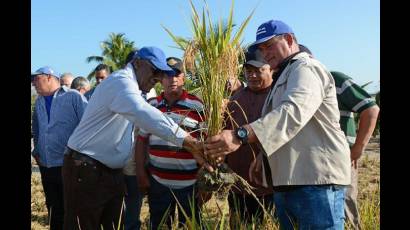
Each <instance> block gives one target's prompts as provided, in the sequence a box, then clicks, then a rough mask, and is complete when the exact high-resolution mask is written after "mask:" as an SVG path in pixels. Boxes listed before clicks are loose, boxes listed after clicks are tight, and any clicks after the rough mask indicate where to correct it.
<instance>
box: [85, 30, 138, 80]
mask: <svg viewBox="0 0 410 230" xmlns="http://www.w3.org/2000/svg"><path fill="white" fill-rule="evenodd" d="M100 46H101V49H102V56H89V57H87V59H86V61H87V63H90V62H98V63H104V64H106V65H108V66H110V68H111V70H112V71H116V70H118V69H120V68H121V67H123V66H124V65H125V64H126V63H125V60H126V58H127V55H128V54H129V53H130V52H131V51H133V50H136V48H135V47H134V42H132V41H129V40H128V39H127V38H126V37H125V34H124V33H118V34H116V33H110V34H109V38H108V39H106V40H105V41H103V42H101V45H100ZM92 76H94V70H93V71H92V72H91V73H90V74H89V75H88V77H87V78H88V79H89V80H90V79H91V78H92Z"/></svg>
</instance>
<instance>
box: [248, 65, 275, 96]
mask: <svg viewBox="0 0 410 230" xmlns="http://www.w3.org/2000/svg"><path fill="white" fill-rule="evenodd" d="M272 74H273V71H272V70H271V68H270V66H269V65H268V64H265V65H263V66H261V67H255V66H253V65H245V78H246V80H247V81H248V87H249V89H250V90H252V91H260V90H262V89H266V88H268V87H269V86H270V85H271V84H272Z"/></svg>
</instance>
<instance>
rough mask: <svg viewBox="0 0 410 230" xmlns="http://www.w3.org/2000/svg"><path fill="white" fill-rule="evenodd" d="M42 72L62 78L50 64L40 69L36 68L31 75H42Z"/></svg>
mask: <svg viewBox="0 0 410 230" xmlns="http://www.w3.org/2000/svg"><path fill="white" fill-rule="evenodd" d="M40 74H50V75H53V76H54V77H56V78H58V79H60V74H58V73H57V72H56V71H54V70H53V69H52V68H51V67H50V66H44V67H41V68H40V69H38V70H36V72H34V73H31V77H32V78H33V77H34V76H37V75H40Z"/></svg>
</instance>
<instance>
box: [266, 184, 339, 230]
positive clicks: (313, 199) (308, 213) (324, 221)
mask: <svg viewBox="0 0 410 230" xmlns="http://www.w3.org/2000/svg"><path fill="white" fill-rule="evenodd" d="M345 187H346V186H340V185H318V186H314V185H312V186H311V185H308V186H302V187H300V188H297V189H294V190H291V191H287V192H275V193H274V200H275V207H276V214H277V217H278V219H279V223H280V229H286V230H288V229H295V228H296V226H298V228H297V229H300V230H304V229H315V230H316V229H317V230H324V229H326V230H342V229H343V228H344V218H345V216H344V193H345Z"/></svg>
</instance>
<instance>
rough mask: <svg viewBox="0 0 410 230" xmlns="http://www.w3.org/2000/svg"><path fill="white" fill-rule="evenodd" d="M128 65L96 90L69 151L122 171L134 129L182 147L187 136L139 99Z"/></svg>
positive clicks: (140, 96) (70, 142) (139, 95)
mask: <svg viewBox="0 0 410 230" xmlns="http://www.w3.org/2000/svg"><path fill="white" fill-rule="evenodd" d="M141 93H142V92H141V90H140V89H139V86H138V83H137V76H136V75H135V73H134V70H133V67H132V65H131V64H128V65H127V66H126V67H125V68H124V69H121V70H119V71H116V72H114V73H112V74H111V75H110V76H109V77H108V78H107V79H105V80H104V81H103V82H101V83H100V84H99V85H98V86H97V87H96V89H95V91H94V95H93V97H92V98H91V99H90V101H89V102H88V106H87V108H86V110H85V112H84V114H83V117H82V119H81V121H80V124H79V125H78V126H77V128H76V129H75V130H74V132H73V134H72V135H71V137H70V139H69V140H68V147H70V148H71V149H74V150H76V151H78V152H81V153H83V154H86V155H89V156H90V157H92V158H93V159H96V160H98V161H100V162H101V163H103V164H105V165H106V166H108V167H110V168H122V167H124V165H125V164H126V162H127V160H128V159H129V157H130V154H131V153H132V145H133V125H135V126H136V127H139V128H142V129H144V130H147V131H148V132H150V133H153V134H155V135H156V136H159V137H161V138H162V139H165V140H167V141H170V142H172V143H174V144H175V145H177V146H179V147H181V146H182V144H183V141H184V138H185V137H186V136H187V135H188V133H186V132H185V131H184V130H183V129H181V128H179V126H178V125H177V124H176V123H175V122H174V121H173V120H172V119H170V118H167V117H166V116H164V115H163V114H162V113H161V111H159V110H158V109H156V108H154V107H152V106H151V105H150V104H148V103H147V102H146V101H145V100H144V98H143V97H142V95H141Z"/></svg>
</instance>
